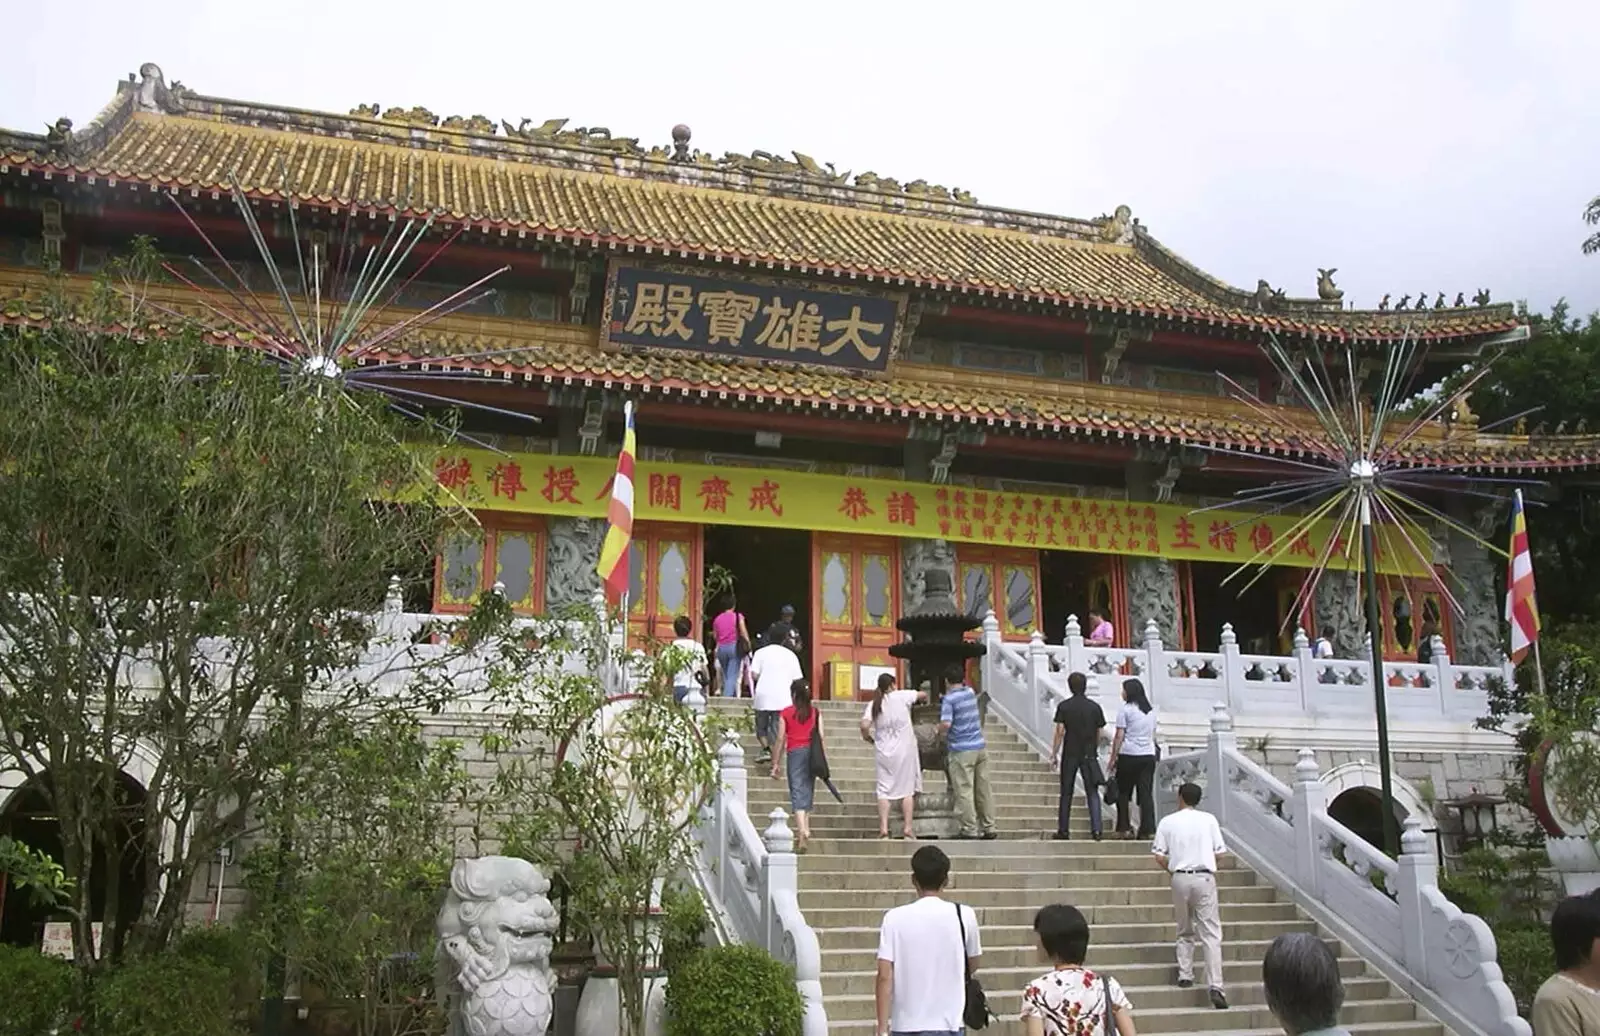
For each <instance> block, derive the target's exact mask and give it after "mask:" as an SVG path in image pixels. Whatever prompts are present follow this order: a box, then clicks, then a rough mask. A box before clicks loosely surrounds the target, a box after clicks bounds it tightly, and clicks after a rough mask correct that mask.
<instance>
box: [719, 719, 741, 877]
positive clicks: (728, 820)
mask: <svg viewBox="0 0 1600 1036" xmlns="http://www.w3.org/2000/svg"><path fill="white" fill-rule="evenodd" d="M748 799H749V774H748V773H747V772H746V771H745V768H744V749H743V748H742V747H741V746H740V745H739V735H738V734H736V733H734V732H733V731H732V730H725V731H723V732H722V744H721V746H719V747H718V748H717V807H716V810H717V823H716V838H717V851H716V859H717V880H718V881H719V882H721V883H722V901H723V902H724V903H728V902H731V901H732V897H733V896H735V895H743V889H742V888H741V887H740V877H739V876H738V875H736V874H735V873H734V870H735V868H734V866H733V857H732V853H731V851H730V847H731V846H732V845H733V843H734V838H735V832H734V827H733V815H734V814H735V813H743V812H744V811H745V803H746V802H747V801H748Z"/></svg>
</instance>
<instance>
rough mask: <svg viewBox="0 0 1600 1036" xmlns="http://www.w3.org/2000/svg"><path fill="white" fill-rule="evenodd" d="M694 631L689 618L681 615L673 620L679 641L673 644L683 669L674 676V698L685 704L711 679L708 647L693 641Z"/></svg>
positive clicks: (673, 626) (674, 630)
mask: <svg viewBox="0 0 1600 1036" xmlns="http://www.w3.org/2000/svg"><path fill="white" fill-rule="evenodd" d="M693 630H694V623H692V622H690V621H689V616H687V615H680V616H678V617H677V618H676V619H673V620H672V632H673V633H676V634H677V639H676V640H674V641H673V642H672V646H673V648H675V649H676V650H677V652H678V655H677V657H678V658H679V659H680V660H681V663H682V665H683V668H682V669H680V670H678V671H677V672H676V673H674V674H673V677H672V697H673V698H675V699H676V700H677V701H678V703H679V704H680V705H681V704H683V699H685V698H687V697H688V696H689V692H690V691H691V690H693V689H694V688H696V687H704V686H705V685H706V681H707V679H709V675H710V674H709V672H708V669H709V663H708V661H707V659H706V646H705V645H704V644H702V643H700V642H699V641H698V640H694V639H692V638H691V637H690V636H689V634H690V632H692V631H693Z"/></svg>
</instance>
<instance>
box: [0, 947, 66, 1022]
mask: <svg viewBox="0 0 1600 1036" xmlns="http://www.w3.org/2000/svg"><path fill="white" fill-rule="evenodd" d="M73 985H74V976H73V972H72V965H70V964H68V963H67V962H66V961H64V960H61V959H60V958H59V957H46V956H45V955H44V954H42V953H40V952H39V951H38V950H35V949H31V948H28V949H25V948H21V947H17V946H7V945H5V944H3V943H0V997H3V998H4V1007H3V1008H0V1036H39V1034H40V1033H47V1032H50V1031H52V1030H53V1029H54V1028H55V1026H56V1025H57V1024H59V1023H61V1022H63V1021H65V1020H66V1019H67V1017H68V1015H69V1013H70V1011H71V1007H72V999H73V996H72V994H73Z"/></svg>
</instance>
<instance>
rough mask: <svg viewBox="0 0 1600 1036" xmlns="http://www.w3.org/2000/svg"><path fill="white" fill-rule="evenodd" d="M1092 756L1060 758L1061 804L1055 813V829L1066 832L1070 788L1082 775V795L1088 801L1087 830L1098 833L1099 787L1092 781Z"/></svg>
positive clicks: (1070, 812)
mask: <svg viewBox="0 0 1600 1036" xmlns="http://www.w3.org/2000/svg"><path fill="white" fill-rule="evenodd" d="M1094 770H1095V766H1094V759H1093V757H1088V758H1082V759H1063V760H1061V805H1060V806H1059V807H1058V810H1057V813H1056V831H1057V832H1059V833H1061V834H1066V833H1067V830H1068V824H1070V823H1071V821H1072V790H1073V786H1074V785H1075V784H1076V783H1077V779H1078V776H1079V774H1082V775H1083V796H1084V798H1085V799H1086V800H1087V801H1088V803H1089V830H1090V831H1092V832H1094V833H1095V834H1099V833H1100V788H1099V786H1098V785H1096V784H1095V783H1094V780H1093V778H1094Z"/></svg>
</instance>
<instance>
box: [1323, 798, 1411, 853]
mask: <svg viewBox="0 0 1600 1036" xmlns="http://www.w3.org/2000/svg"><path fill="white" fill-rule="evenodd" d="M1328 816H1330V817H1332V818H1333V819H1334V820H1337V821H1338V822H1339V823H1341V824H1343V825H1344V826H1345V827H1347V828H1349V829H1350V830H1351V831H1352V832H1354V833H1355V834H1356V835H1357V836H1359V837H1360V838H1361V839H1362V840H1363V841H1365V842H1366V843H1367V844H1368V845H1374V846H1382V845H1383V797H1382V794H1381V793H1380V792H1378V791H1377V790H1375V789H1373V788H1364V787H1356V788H1351V789H1349V790H1348V791H1344V792H1341V793H1339V795H1338V796H1337V797H1335V798H1334V800H1333V801H1332V802H1329V803H1328ZM1405 818H1406V810H1405V807H1404V806H1402V805H1400V803H1399V801H1398V800H1396V801H1395V803H1394V820H1395V823H1396V824H1397V825H1398V824H1399V823H1400V822H1401V821H1403V820H1405Z"/></svg>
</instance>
